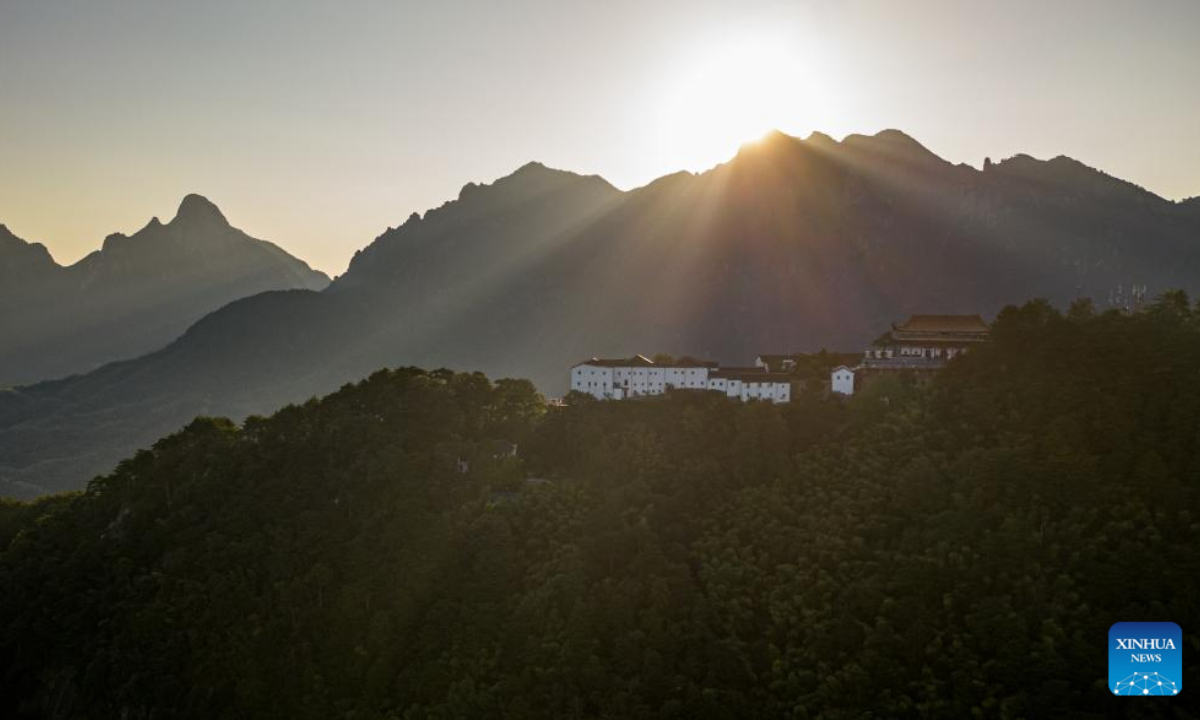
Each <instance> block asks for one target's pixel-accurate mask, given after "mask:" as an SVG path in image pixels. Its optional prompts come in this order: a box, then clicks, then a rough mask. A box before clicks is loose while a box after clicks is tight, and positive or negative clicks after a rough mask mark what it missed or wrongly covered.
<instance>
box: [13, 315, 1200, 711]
mask: <svg viewBox="0 0 1200 720" xmlns="http://www.w3.org/2000/svg"><path fill="white" fill-rule="evenodd" d="M1197 367H1200V308H1197V309H1192V308H1190V307H1189V304H1188V301H1187V299H1186V297H1184V296H1182V294H1179V293H1172V294H1168V295H1167V296H1165V297H1164V298H1163V299H1161V300H1160V301H1158V302H1157V303H1156V304H1155V305H1154V306H1153V307H1152V308H1150V309H1149V310H1148V311H1147V312H1145V313H1142V314H1138V315H1133V316H1129V315H1122V314H1118V313H1115V312H1109V313H1104V314H1096V313H1094V312H1093V311H1092V309H1091V307H1090V306H1089V305H1088V304H1086V303H1077V304H1076V305H1074V306H1073V307H1072V309H1071V311H1070V312H1069V313H1067V314H1066V315H1063V314H1060V313H1059V312H1058V311H1056V310H1054V309H1053V308H1052V307H1051V306H1050V305H1048V304H1047V303H1044V302H1040V301H1037V302H1031V303H1028V304H1026V305H1024V306H1023V307H1020V308H1015V307H1010V308H1007V309H1005V310H1004V311H1003V312H1001V313H1000V315H999V317H998V319H997V321H996V323H995V325H994V330H993V342H991V343H990V344H988V345H987V346H984V347H981V348H979V349H978V350H977V351H975V352H973V353H971V354H970V355H967V356H965V357H962V358H959V359H957V360H955V361H954V362H953V363H952V364H951V366H950V367H949V368H948V369H947V370H945V371H944V372H943V373H942V374H941V375H940V376H939V377H938V378H937V381H936V382H935V383H934V384H933V385H932V386H930V387H925V388H922V387H917V386H914V385H912V384H910V383H907V382H905V381H903V380H899V379H897V380H895V381H883V382H879V383H877V384H875V385H874V386H872V387H871V388H869V389H868V390H867V391H864V392H862V393H860V394H858V395H856V396H855V397H854V398H853V399H851V400H850V401H849V402H846V401H843V400H842V399H841V398H827V397H823V396H820V395H817V394H808V395H804V396H802V397H801V399H800V401H798V402H795V403H793V404H791V405H781V406H775V405H767V404H759V403H750V404H740V403H737V402H733V401H729V400H727V399H725V398H723V397H721V396H720V395H719V394H710V393H698V394H688V393H683V392H678V393H674V394H671V395H668V396H666V397H663V398H658V399H652V400H646V401H636V402H633V401H631V402H620V403H618V402H610V403H600V402H594V401H588V400H586V399H585V398H582V397H572V398H571V400H572V402H571V404H570V405H569V406H568V407H565V408H547V407H546V406H545V405H544V404H543V403H542V401H541V399H540V397H539V396H538V395H537V394H536V392H535V391H534V389H533V386H532V385H530V384H528V383H526V382H524V381H513V380H507V381H499V382H497V383H494V384H493V383H491V382H489V381H488V380H486V379H485V378H484V377H483V376H481V375H468V374H454V373H450V372H446V371H436V372H427V371H422V370H416V369H411V368H410V369H401V370H390V371H380V372H377V373H376V374H374V375H372V376H371V377H370V378H368V379H367V380H365V381H362V382H360V383H357V384H355V385H350V386H347V387H345V388H343V389H342V390H340V391H338V392H336V393H334V394H332V395H329V396H328V397H325V398H324V399H321V400H314V401H311V402H308V403H306V404H304V405H302V406H290V407H287V408H285V409H283V410H281V411H280V412H278V413H277V414H275V415H274V416H272V417H269V418H261V417H253V418H251V419H249V420H247V421H246V422H245V423H244V424H243V425H241V426H239V425H235V424H234V423H232V422H230V421H228V420H223V419H212V418H201V419H197V420H196V421H194V422H193V423H191V424H190V425H189V426H188V427H186V428H185V429H184V430H182V431H180V432H178V433H176V434H174V435H172V436H170V437H167V438H165V439H163V440H161V441H159V442H158V443H156V444H155V445H154V447H153V448H151V449H147V450H144V451H142V452H139V453H138V454H137V455H136V456H134V457H132V458H130V459H128V460H126V461H124V462H122V463H121V464H120V466H119V467H118V468H117V469H116V471H115V472H113V473H111V474H109V475H107V476H105V477H103V478H100V479H98V480H96V481H94V482H92V483H91V484H90V485H89V486H88V489H87V490H86V491H84V492H82V493H76V494H69V495H60V496H51V497H47V498H43V499H41V500H38V501H35V502H32V503H29V504H18V503H9V504H7V505H4V506H2V507H0V617H3V618H4V619H5V621H4V623H3V626H2V627H0V683H3V686H2V687H0V715H3V716H4V717H51V718H106V717H125V718H151V717H155V718H159V717H193V718H215V717H255V718H289V719H290V718H314V719H316V718H321V719H325V718H347V719H349V718H354V719H373V720H378V719H382V718H388V719H392V718H426V717H435V718H461V717H512V718H525V717H545V718H592V717H612V718H617V717H620V718H652V717H677V718H689V719H691V718H739V717H783V718H815V717H824V718H862V717H918V716H920V717H940V718H969V717H989V718H991V717H996V718H1018V717H1047V718H1051V717H1052V718H1075V719H1082V718H1107V717H1122V716H1127V717H1164V718H1167V717H1169V718H1188V717H1195V715H1194V714H1191V713H1192V712H1193V711H1192V710H1191V708H1189V707H1187V706H1185V705H1183V704H1181V702H1180V700H1182V699H1183V698H1175V699H1167V700H1161V699H1155V700H1148V701H1136V700H1129V699H1126V698H1114V697H1112V696H1111V693H1110V692H1109V691H1108V690H1107V689H1106V664H1105V663H1106V660H1107V649H1106V638H1107V631H1108V628H1109V626H1110V625H1111V624H1112V623H1114V622H1117V621H1123V620H1124V621H1128V620H1169V621H1174V622H1177V623H1178V624H1179V625H1180V626H1182V628H1183V630H1184V633H1185V645H1186V647H1185V648H1184V651H1183V654H1184V660H1185V664H1186V667H1185V674H1186V676H1187V677H1188V678H1195V677H1196V676H1197V669H1198V668H1197V657H1198V653H1200V642H1198V640H1200V638H1198V636H1197V634H1196V631H1197V628H1200V580H1198V578H1200V558H1197V556H1196V553H1195V552H1193V550H1194V548H1196V547H1197V546H1198V545H1200V503H1198V496H1197V491H1198V482H1200V373H1197V372H1196V368H1197ZM508 443H516V445H517V448H518V451H517V454H516V456H515V457H514V456H510V455H509V454H508V453H507V450H508V449H509V445H508ZM1186 694H1187V690H1186V689H1185V692H1184V695H1186Z"/></svg>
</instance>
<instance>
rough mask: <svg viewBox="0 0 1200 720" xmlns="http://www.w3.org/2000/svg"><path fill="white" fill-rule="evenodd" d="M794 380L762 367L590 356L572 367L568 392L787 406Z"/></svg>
mask: <svg viewBox="0 0 1200 720" xmlns="http://www.w3.org/2000/svg"><path fill="white" fill-rule="evenodd" d="M793 380H794V378H793V377H792V376H790V375H788V374H786V373H771V372H766V371H765V370H764V369H762V368H757V367H756V368H728V369H721V368H720V367H719V366H718V365H717V363H715V362H709V361H702V360H691V359H688V358H684V359H682V360H677V361H675V362H672V363H670V364H658V363H655V362H654V361H653V360H651V359H649V358H647V357H646V356H644V355H635V356H634V357H631V358H624V359H602V358H592V359H590V360H584V361H583V362H581V363H579V364H577V365H575V366H574V367H573V368H571V389H572V390H574V391H576V392H582V393H587V394H589V395H591V396H592V397H595V398H597V399H600V400H624V399H627V398H633V397H642V396H651V395H662V394H663V393H665V392H666V391H667V390H711V391H716V392H721V393H724V394H725V395H726V396H727V397H731V398H737V399H739V400H768V401H770V402H776V403H785V402H790V401H791V399H792V382H793Z"/></svg>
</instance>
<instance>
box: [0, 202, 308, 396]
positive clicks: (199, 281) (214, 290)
mask: <svg viewBox="0 0 1200 720" xmlns="http://www.w3.org/2000/svg"><path fill="white" fill-rule="evenodd" d="M328 283H329V278H328V277H326V276H325V275H324V274H323V273H320V272H317V271H315V270H313V269H311V268H310V267H308V265H306V264H304V263H303V262H302V261H300V260H297V259H296V258H294V257H292V256H290V255H288V254H287V253H286V252H284V251H283V250H282V249H280V248H279V247H278V246H276V245H273V244H271V243H269V242H266V241H263V240H256V239H254V238H252V237H250V236H249V235H246V234H245V233H243V232H242V231H240V230H237V229H235V228H233V227H230V225H229V222H228V221H226V219H225V216H224V215H222V214H221V211H220V210H219V209H217V206H216V205H214V204H212V203H211V202H209V201H208V200H206V199H205V198H203V197H201V196H199V195H188V196H187V197H185V198H184V199H183V202H182V203H181V204H180V206H179V212H178V213H177V214H176V215H175V218H174V219H173V220H171V222H169V223H167V224H165V225H164V224H162V223H161V222H159V220H158V218H154V219H152V220H151V221H150V222H149V224H147V225H146V227H144V228H142V229H141V230H139V231H138V232H136V233H134V234H133V235H131V236H126V235H122V234H119V233H118V234H114V235H109V236H108V237H107V238H105V240H104V245H103V247H102V248H101V249H100V250H97V251H95V252H93V253H91V254H90V255H88V256H87V257H85V258H83V259H82V260H80V261H79V262H77V263H75V264H74V265H70V266H67V267H63V266H60V265H59V264H58V263H56V262H54V260H53V258H51V257H50V253H49V252H47V251H46V248H45V247H44V246H43V245H41V244H38V243H27V242H25V241H24V240H22V239H20V238H18V237H17V236H16V235H13V234H12V233H11V232H10V231H9V230H8V228H6V227H4V226H3V225H0V336H2V337H3V338H4V343H3V345H0V387H3V386H9V385H16V384H21V383H29V382H35V381H38V380H45V379H50V378H57V377H62V376H66V375H70V374H73V373H81V372H86V371H89V370H92V369H94V368H96V367H98V366H100V365H102V364H103V363H106V362H109V361H112V360H118V359H121V358H129V357H137V356H139V355H143V354H145V353H147V352H150V351H152V350H157V349H158V348H160V347H162V346H164V345H166V344H167V343H168V342H170V341H171V340H174V339H175V338H177V337H179V335H180V334H181V333H182V332H183V331H184V330H185V329H187V327H188V326H189V325H191V324H192V323H193V322H195V321H196V320H198V319H199V318H201V317H203V316H205V315H207V314H208V313H210V312H212V311H213V310H216V309H217V308H219V307H221V306H222V305H224V304H226V303H228V302H230V301H232V300H237V299H239V298H243V297H246V296H249V295H254V294H256V293H260V292H263V291H266V290H282V289H288V288H305V289H310V290H320V289H322V288H324V287H325V286H326V285H328Z"/></svg>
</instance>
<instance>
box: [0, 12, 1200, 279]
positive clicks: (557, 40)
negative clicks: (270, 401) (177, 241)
mask: <svg viewBox="0 0 1200 720" xmlns="http://www.w3.org/2000/svg"><path fill="white" fill-rule="evenodd" d="M244 5H250V3H243V2H223V1H222V2H217V1H214V0H205V2H199V1H193V2H186V3H184V2H170V1H167V0H159V1H157V2H103V1H101V0H87V1H84V2H56V1H54V0H36V1H35V0H29V1H28V2H24V1H19V0H0V223H5V224H7V225H8V226H9V228H10V229H11V230H12V231H13V232H15V233H16V234H17V235H19V236H21V237H23V238H25V239H27V240H37V241H41V242H44V243H46V244H47V246H48V247H49V248H50V250H51V252H52V253H53V254H54V256H55V258H56V259H58V260H59V261H60V262H73V261H75V260H77V259H78V258H80V257H81V256H83V255H84V254H86V253H88V252H90V251H91V250H93V249H95V248H97V247H98V246H99V244H100V242H101V240H102V239H103V237H104V236H105V235H107V234H108V233H110V232H117V231H120V232H126V233H131V232H133V231H135V230H137V229H138V228H140V227H141V226H142V225H143V224H144V223H145V222H146V221H147V220H148V219H149V218H150V217H151V216H153V215H157V216H159V217H160V218H162V219H163V220H164V221H165V220H167V219H169V218H170V217H171V216H172V215H173V214H174V211H175V208H176V207H177V205H178V203H179V200H180V199H181V198H182V196H183V195H184V194H185V193H188V192H198V193H201V194H203V195H205V196H207V197H208V198H210V199H211V200H213V201H214V202H216V203H217V204H218V205H219V206H220V207H221V208H222V210H224V211H225V214H226V216H227V217H228V218H229V219H230V220H231V222H233V224H234V225H236V226H238V227H240V228H242V229H243V230H246V231H247V232H249V233H250V234H251V235H254V236H256V237H261V238H265V239H269V240H273V241H275V242H277V243H279V244H280V245H282V246H284V247H285V248H287V249H288V250H289V251H291V252H293V253H295V254H296V255H299V256H300V257H302V258H304V259H305V260H307V261H308V262H310V263H311V264H313V265H314V266H316V267H318V268H320V269H323V270H325V271H327V272H330V273H331V274H336V273H340V272H342V271H343V270H344V269H345V267H346V264H347V262H348V261H349V258H350V256H351V255H352V254H353V252H354V251H355V250H356V249H358V248H361V247H363V246H365V245H367V244H368V243H369V242H370V241H371V240H372V239H373V238H374V237H375V236H376V235H378V234H379V233H381V232H382V231H383V230H385V229H386V228H387V226H389V225H397V224H399V223H400V222H402V221H403V220H404V218H405V217H407V216H408V215H409V214H410V213H411V212H413V211H417V212H424V211H425V210H426V209H428V208H430V207H435V206H437V205H440V204H441V203H442V202H444V201H445V200H447V199H451V198H453V197H456V196H457V194H458V190H459V188H460V187H461V186H462V185H463V184H465V183H467V182H470V181H477V182H478V181H491V180H493V179H495V178H496V177H499V176H502V175H505V174H508V173H509V172H511V171H512V170H514V169H515V168H517V167H519V166H520V165H522V164H524V163H525V162H527V161H529V160H541V161H542V162H545V163H546V164H548V165H551V166H554V167H561V168H565V169H570V170H575V171H578V172H583V173H597V174H600V175H603V176H604V177H606V178H608V179H609V180H610V181H611V182H612V183H614V184H615V185H617V186H618V187H621V188H631V187H636V186H638V185H641V184H644V183H646V182H648V181H649V180H651V179H653V178H654V177H657V176H659V175H663V174H666V173H669V172H673V171H675V170H679V169H692V170H698V169H704V168H706V167H708V166H711V165H712V164H714V163H716V162H719V161H722V160H724V159H726V158H728V157H729V156H730V155H732V153H733V152H734V151H735V149H736V147H737V146H738V144H739V143H740V142H741V141H743V140H746V139H748V138H747V137H743V136H744V135H747V134H749V135H753V134H755V133H758V132H761V131H762V130H765V129H766V128H767V127H771V126H777V127H779V128H780V129H782V130H784V131H785V132H789V133H791V134H800V135H807V134H808V133H809V132H810V131H812V130H814V129H819V130H822V131H824V132H827V133H829V134H831V135H833V136H835V137H838V138H840V137H842V136H843V135H845V134H847V133H851V132H875V131H877V130H880V129H883V128H887V127H896V128H900V129H902V130H904V131H906V132H908V133H909V134H910V135H913V136H914V137H916V138H917V139H918V140H920V141H921V142H923V143H924V144H925V145H926V146H928V147H929V148H930V149H932V150H933V151H934V152H936V153H938V154H939V155H942V156H943V157H945V158H947V159H949V160H951V161H954V162H967V163H970V164H972V165H975V166H977V167H978V166H979V165H980V164H981V163H982V161H983V158H984V156H991V157H992V159H994V160H998V159H1000V158H1003V157H1008V156H1010V155H1013V154H1015V153H1018V152H1025V153H1029V154H1031V155H1034V156H1036V157H1043V158H1045V157H1052V156H1054V155H1059V154H1066V155H1070V156H1072V157H1075V158H1077V159H1079V160H1082V161H1083V162H1085V163H1087V164H1089V165H1093V166H1096V167H1099V168H1101V169H1103V170H1105V171H1106V172H1109V173H1111V174H1113V175H1116V176H1118V177H1122V178H1125V179H1128V180H1131V181H1133V182H1136V183H1138V184H1140V185H1143V186H1145V187H1147V188H1148V189H1150V190H1152V191H1154V192H1156V193H1159V194H1160V195H1163V196H1165V197H1168V198H1172V199H1179V198H1183V197H1189V196H1192V195H1200V2H1197V1H1196V0H1179V1H1178V2H1154V1H1150V0H1144V1H1143V2H1099V1H1095V2H1047V1H1046V0H1040V1H1038V2H1014V1H1012V0H1007V1H1005V2H989V3H983V2H970V1H968V0H953V1H946V2H920V1H918V0H909V1H905V2H901V1H899V0H896V1H887V2H883V1H881V2H867V1H862V2H854V1H849V2H833V1H832V0H830V1H824V2H786V3H783V2H751V1H748V0H741V1H739V2H703V1H702V0H686V1H684V0H681V1H678V2H675V1H671V2H654V1H652V0H641V1H637V2H625V1H623V0H605V1H603V2H600V1H590V2H577V1H572V0H554V1H552V2H532V1H530V2H514V1H509V2H475V3H467V2H447V1H441V2H428V3H401V2H388V3H384V2H380V3H350V2H329V3H302V2H298V1H290V2H255V3H253V7H252V8H251V7H244Z"/></svg>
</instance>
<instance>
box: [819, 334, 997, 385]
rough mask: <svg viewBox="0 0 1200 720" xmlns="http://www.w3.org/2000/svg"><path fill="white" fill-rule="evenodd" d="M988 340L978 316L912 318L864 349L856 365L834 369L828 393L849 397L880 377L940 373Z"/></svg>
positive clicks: (840, 366)
mask: <svg viewBox="0 0 1200 720" xmlns="http://www.w3.org/2000/svg"><path fill="white" fill-rule="evenodd" d="M987 338H988V325H987V323H986V322H984V321H983V318H982V317H980V316H978V315H913V316H912V317H910V318H909V319H908V321H907V322H904V323H903V324H900V325H895V324H893V325H892V329H891V330H890V331H888V332H886V333H884V334H883V336H882V337H880V338H879V339H878V340H876V341H875V342H874V343H873V344H872V345H871V347H869V348H867V350H866V352H865V353H864V354H863V358H862V361H861V362H860V363H859V364H858V365H855V366H853V367H851V366H849V365H839V366H838V367H836V368H834V369H833V371H832V372H831V374H830V389H831V390H832V391H833V392H836V393H841V394H843V395H852V394H854V391H855V390H856V389H861V388H862V386H863V384H864V383H866V382H869V380H870V378H872V377H878V376H879V375H881V374H885V373H892V372H904V371H908V372H918V373H924V372H929V371H933V370H940V369H942V368H943V367H945V366H946V363H947V362H949V361H950V360H952V359H953V358H955V357H956V356H958V355H961V354H962V353H964V352H966V351H967V350H969V349H970V348H971V347H972V346H974V345H978V344H979V343H982V342H985V341H986V340H987Z"/></svg>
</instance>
